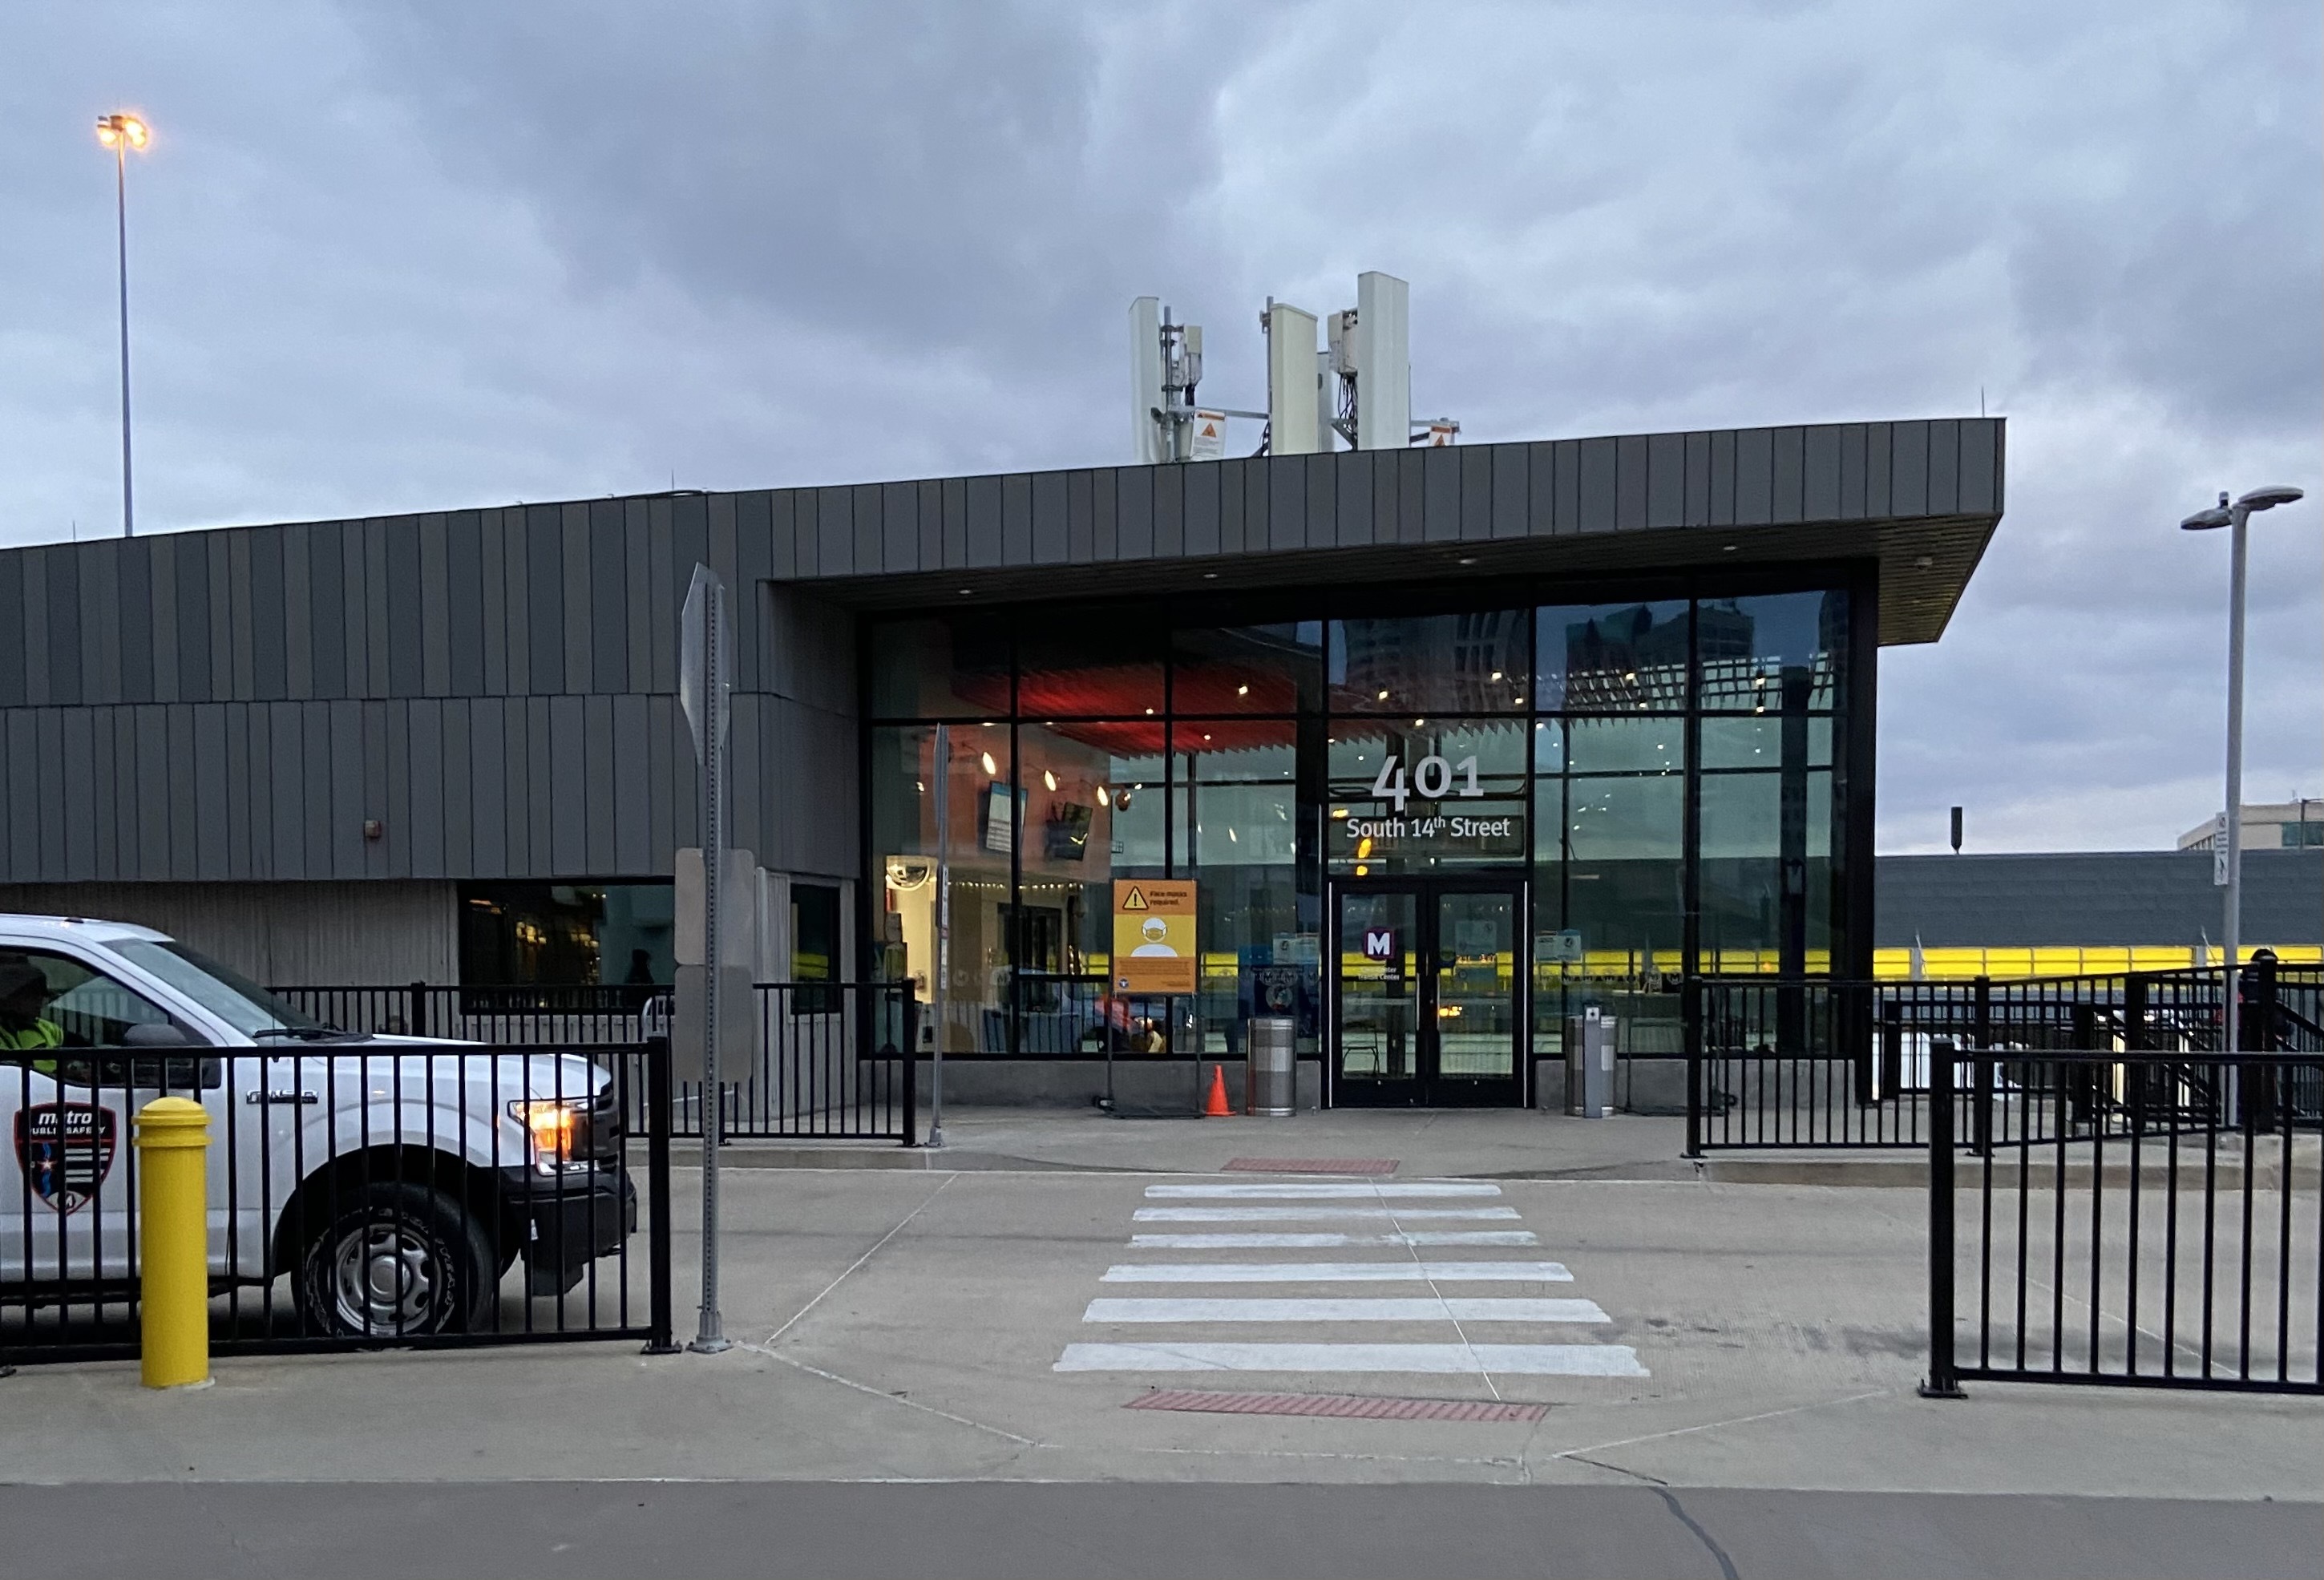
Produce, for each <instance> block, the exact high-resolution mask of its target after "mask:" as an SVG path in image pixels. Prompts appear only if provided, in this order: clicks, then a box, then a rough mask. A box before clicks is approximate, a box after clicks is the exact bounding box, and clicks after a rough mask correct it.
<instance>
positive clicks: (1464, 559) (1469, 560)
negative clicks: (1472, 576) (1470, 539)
mask: <svg viewBox="0 0 2324 1580" xmlns="http://www.w3.org/2000/svg"><path fill="white" fill-rule="evenodd" d="M1461 563H1462V564H1463V565H1474V564H1476V563H1477V557H1476V556H1475V555H1473V554H1463V555H1462V556H1461Z"/></svg>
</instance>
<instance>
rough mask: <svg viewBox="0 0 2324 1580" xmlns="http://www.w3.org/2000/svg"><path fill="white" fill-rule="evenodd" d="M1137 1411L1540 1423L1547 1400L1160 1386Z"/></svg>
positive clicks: (1137, 1403)
mask: <svg viewBox="0 0 2324 1580" xmlns="http://www.w3.org/2000/svg"><path fill="white" fill-rule="evenodd" d="M1122 1408H1123V1409H1133V1410H1194V1411H1200V1412H1203V1413H1205V1414H1209V1415H1222V1416H1327V1417H1330V1418H1333V1419H1334V1420H1342V1421H1537V1420H1539V1419H1541V1418H1542V1417H1544V1416H1545V1415H1547V1414H1548V1413H1549V1407H1548V1406H1547V1405H1545V1404H1508V1403H1506V1402H1504V1401H1502V1400H1490V1399H1376V1398H1373V1397H1371V1396H1369V1395H1367V1394H1360V1393H1213V1392H1210V1391H1207V1390H1204V1389H1199V1388H1157V1389H1156V1390H1154V1391H1152V1392H1151V1393H1141V1394H1139V1396H1138V1397H1137V1398H1136V1399H1133V1400H1130V1402H1129V1403H1128V1404H1127V1405H1125V1406H1123V1407H1122Z"/></svg>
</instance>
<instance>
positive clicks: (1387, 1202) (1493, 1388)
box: [1372, 1185, 1508, 1404]
mask: <svg viewBox="0 0 2324 1580" xmlns="http://www.w3.org/2000/svg"><path fill="white" fill-rule="evenodd" d="M1372 1188H1373V1189H1374V1190H1375V1191H1379V1204H1380V1206H1384V1207H1386V1208H1388V1223H1389V1224H1391V1225H1392V1226H1393V1227H1394V1228H1395V1229H1396V1230H1397V1233H1398V1234H1402V1233H1403V1231H1404V1220H1403V1219H1401V1218H1399V1217H1397V1212H1396V1205H1395V1202H1394V1201H1393V1200H1392V1199H1391V1198H1390V1197H1389V1196H1388V1193H1387V1192H1386V1191H1381V1190H1380V1189H1379V1186H1377V1185H1375V1186H1373V1187H1372ZM1404 1250H1405V1254H1406V1255H1407V1256H1409V1257H1411V1258H1412V1260H1413V1262H1414V1263H1415V1264H1416V1266H1418V1267H1419V1269H1420V1270H1421V1275H1422V1276H1423V1277H1424V1278H1425V1279H1427V1280H1428V1292H1429V1293H1430V1294H1431V1295H1433V1296H1434V1297H1435V1298H1436V1303H1437V1304H1438V1305H1440V1306H1442V1307H1444V1315H1445V1316H1446V1317H1448V1318H1450V1320H1451V1321H1452V1331H1453V1333H1454V1334H1455V1335H1458V1336H1459V1338H1460V1340H1461V1347H1462V1349H1463V1350H1465V1351H1467V1352H1468V1354H1469V1359H1470V1361H1471V1363H1472V1364H1474V1365H1475V1366H1476V1368H1477V1375H1478V1376H1480V1377H1481V1378H1483V1379H1484V1380H1485V1391H1486V1392H1488V1393H1489V1394H1491V1395H1492V1396H1493V1402H1494V1403H1495V1404H1505V1403H1507V1402H1508V1401H1507V1400H1504V1399H1502V1398H1501V1385H1500V1384H1499V1383H1498V1382H1496V1381H1493V1374H1492V1372H1490V1371H1489V1370H1488V1369H1487V1368H1486V1365H1485V1359H1484V1357H1483V1356H1482V1355H1480V1354H1477V1346H1476V1345H1474V1344H1471V1343H1470V1342H1469V1330H1468V1329H1467V1328H1465V1327H1463V1326H1461V1319H1460V1318H1459V1317H1454V1316H1453V1315H1452V1303H1451V1302H1450V1301H1448V1300H1446V1299H1445V1298H1444V1291H1443V1289H1438V1288H1437V1287H1436V1279H1435V1276H1434V1274H1433V1273H1431V1272H1430V1271H1429V1270H1428V1263H1427V1262H1425V1261H1422V1260H1421V1255H1420V1248H1419V1247H1418V1246H1416V1245H1415V1244H1414V1243H1412V1242H1411V1241H1409V1240H1406V1242H1405V1243H1404Z"/></svg>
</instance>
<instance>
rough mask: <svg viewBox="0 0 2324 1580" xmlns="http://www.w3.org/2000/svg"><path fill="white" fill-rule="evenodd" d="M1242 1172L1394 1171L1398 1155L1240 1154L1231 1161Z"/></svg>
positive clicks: (1231, 1167) (1231, 1170)
mask: <svg viewBox="0 0 2324 1580" xmlns="http://www.w3.org/2000/svg"><path fill="white" fill-rule="evenodd" d="M1227 1171H1228V1172H1229V1173H1239V1174H1393V1173H1395V1172H1396V1160H1395V1159H1394V1158H1237V1159H1236V1160H1234V1161H1233V1162H1231V1163H1229V1164H1228V1165H1227Z"/></svg>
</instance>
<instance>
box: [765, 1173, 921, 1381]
mask: <svg viewBox="0 0 2324 1580" xmlns="http://www.w3.org/2000/svg"><path fill="white" fill-rule="evenodd" d="M958 1178H960V1176H959V1175H957V1174H947V1175H945V1177H944V1178H943V1179H942V1180H941V1181H940V1182H938V1184H937V1186H936V1188H935V1189H934V1190H932V1191H930V1192H928V1194H927V1195H926V1196H925V1197H921V1198H920V1202H919V1206H916V1207H914V1208H913V1209H912V1210H911V1211H910V1212H908V1213H906V1214H905V1215H903V1216H902V1217H900V1218H899V1219H897V1220H896V1226H895V1227H894V1228H892V1229H890V1230H889V1231H888V1232H887V1233H886V1234H882V1235H881V1236H880V1238H879V1239H878V1241H876V1242H875V1243H873V1244H872V1247H871V1250H869V1251H867V1252H864V1253H863V1254H862V1255H861V1256H859V1257H857V1258H856V1259H855V1260H854V1261H851V1262H849V1263H848V1264H847V1270H846V1271H845V1272H843V1273H841V1274H840V1275H839V1276H838V1277H837V1278H835V1279H834V1280H831V1282H829V1283H827V1284H825V1285H824V1287H823V1288H822V1289H819V1290H817V1291H816V1297H815V1298H814V1299H812V1300H809V1301H808V1302H807V1304H806V1305H804V1306H802V1307H799V1308H798V1310H797V1311H794V1312H792V1313H791V1319H790V1320H789V1321H788V1322H786V1323H784V1324H783V1325H782V1326H780V1327H779V1328H777V1329H775V1331H774V1332H772V1333H770V1334H769V1335H767V1338H766V1344H767V1345H768V1346H769V1347H770V1350H771V1346H772V1345H773V1344H774V1342H775V1341H776V1340H777V1339H779V1338H780V1337H782V1336H783V1335H785V1334H787V1333H788V1332H790V1330H791V1329H792V1328H794V1327H797V1326H798V1325H799V1323H800V1321H801V1320H802V1319H804V1318H805V1317H806V1316H807V1313H808V1312H810V1311H812V1310H814V1309H815V1308H816V1307H817V1306H819V1305H821V1304H822V1303H823V1298H824V1296H825V1295H828V1294H830V1293H831V1292H832V1291H833V1290H834V1289H837V1288H839V1286H840V1285H842V1284H844V1283H845V1282H846V1281H847V1280H848V1278H849V1277H850V1276H851V1275H852V1274H853V1272H854V1271H855V1270H856V1269H857V1268H860V1267H862V1265H863V1264H864V1263H865V1262H867V1261H871V1259H872V1258H873V1257H875V1256H877V1255H879V1254H880V1248H881V1246H883V1245H885V1244H887V1243H888V1242H889V1241H890V1240H893V1239H894V1238H895V1237H896V1236H897V1235H899V1234H902V1233H903V1232H904V1225H905V1224H908V1223H910V1222H911V1221H912V1220H913V1219H914V1218H917V1217H918V1216H919V1215H920V1214H921V1213H922V1212H923V1211H924V1210H925V1209H926V1208H927V1205H928V1204H929V1203H930V1202H932V1201H934V1200H936V1197H940V1196H942V1195H943V1194H944V1193H945V1187H947V1186H949V1185H951V1184H952V1182H953V1181H954V1180H955V1179H958ZM749 1347H751V1348H758V1347H759V1346H757V1345H752V1346H749Z"/></svg>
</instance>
